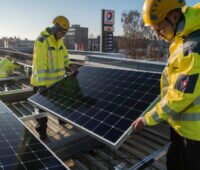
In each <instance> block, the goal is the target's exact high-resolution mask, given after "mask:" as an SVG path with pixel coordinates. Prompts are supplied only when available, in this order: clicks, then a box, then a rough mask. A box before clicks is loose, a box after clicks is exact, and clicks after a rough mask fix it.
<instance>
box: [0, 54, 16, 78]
mask: <svg viewBox="0 0 200 170" xmlns="http://www.w3.org/2000/svg"><path fill="white" fill-rule="evenodd" d="M16 68H17V65H15V64H14V63H13V62H12V61H10V60H9V59H8V58H6V57H5V58H3V59H1V61H0V78H5V77H8V76H9V73H11V72H12V71H13V70H14V69H16Z"/></svg>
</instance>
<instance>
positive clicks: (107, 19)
mask: <svg viewBox="0 0 200 170" xmlns="http://www.w3.org/2000/svg"><path fill="white" fill-rule="evenodd" d="M114 18H115V12H114V11H112V10H105V11H104V24H107V25H114V20H115V19H114Z"/></svg>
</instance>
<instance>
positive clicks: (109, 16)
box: [106, 12, 112, 20]
mask: <svg viewBox="0 0 200 170" xmlns="http://www.w3.org/2000/svg"><path fill="white" fill-rule="evenodd" d="M106 19H107V20H111V19H112V12H107V13H106Z"/></svg>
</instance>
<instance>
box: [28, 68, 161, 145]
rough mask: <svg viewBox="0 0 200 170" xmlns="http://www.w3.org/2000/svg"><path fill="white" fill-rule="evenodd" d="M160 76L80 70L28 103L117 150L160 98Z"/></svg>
mask: <svg viewBox="0 0 200 170" xmlns="http://www.w3.org/2000/svg"><path fill="white" fill-rule="evenodd" d="M159 79H160V74H156V73H148V72H138V71H126V70H117V69H108V68H96V67H82V68H81V69H80V72H79V74H78V76H77V77H73V76H71V77H67V78H65V79H63V80H62V81H60V82H58V83H56V84H55V85H53V86H52V87H50V88H48V90H46V91H44V92H42V93H41V94H37V95H34V96H32V97H31V98H30V99H29V101H31V102H32V103H34V104H36V105H37V106H39V107H40V108H43V109H45V110H47V111H50V112H51V113H53V114H56V115H57V116H60V117H62V118H64V119H65V120H67V121H68V122H70V123H72V124H74V125H75V126H77V127H79V128H81V129H83V130H86V131H87V132H88V133H90V134H92V136H95V137H97V138H99V139H100V140H101V141H104V142H105V143H108V144H110V145H111V146H114V147H115V146H116V145H117V143H118V142H120V140H121V139H122V137H123V136H124V134H126V133H127V130H128V129H129V128H130V126H131V124H132V122H133V121H134V120H135V119H136V118H137V117H138V116H139V115H140V114H142V112H143V111H144V110H145V109H146V108H147V107H148V106H149V104H150V103H151V102H152V101H153V100H154V99H155V98H156V97H157V96H158V94H159V91H160V90H159Z"/></svg>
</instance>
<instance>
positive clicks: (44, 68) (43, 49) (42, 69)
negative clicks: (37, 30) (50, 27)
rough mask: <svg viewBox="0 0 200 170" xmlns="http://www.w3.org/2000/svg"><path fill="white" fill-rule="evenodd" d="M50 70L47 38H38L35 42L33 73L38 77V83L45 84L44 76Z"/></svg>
mask: <svg viewBox="0 0 200 170" xmlns="http://www.w3.org/2000/svg"><path fill="white" fill-rule="evenodd" d="M47 72H48V45H47V43H46V41H45V40H43V41H41V39H40V38H39V39H37V40H36V42H35V44H34V53H33V74H34V75H35V76H36V78H37V82H38V85H40V86H43V85H45V81H44V80H43V78H44V77H45V75H46V73H47Z"/></svg>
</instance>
